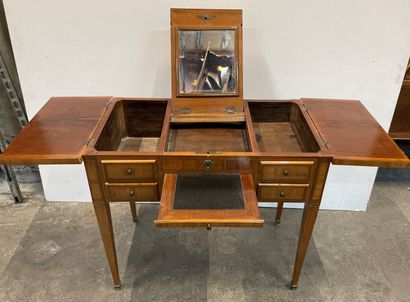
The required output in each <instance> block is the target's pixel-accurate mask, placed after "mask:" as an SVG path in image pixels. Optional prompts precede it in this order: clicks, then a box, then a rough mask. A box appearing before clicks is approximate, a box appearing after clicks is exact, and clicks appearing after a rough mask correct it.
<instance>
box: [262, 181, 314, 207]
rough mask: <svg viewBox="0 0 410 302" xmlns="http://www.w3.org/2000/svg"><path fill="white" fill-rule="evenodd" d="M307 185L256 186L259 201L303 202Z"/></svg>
mask: <svg viewBox="0 0 410 302" xmlns="http://www.w3.org/2000/svg"><path fill="white" fill-rule="evenodd" d="M308 188H309V185H308V184H267V183H260V184H258V200H259V201H273V202H278V201H304V200H305V199H306V196H307V191H308Z"/></svg>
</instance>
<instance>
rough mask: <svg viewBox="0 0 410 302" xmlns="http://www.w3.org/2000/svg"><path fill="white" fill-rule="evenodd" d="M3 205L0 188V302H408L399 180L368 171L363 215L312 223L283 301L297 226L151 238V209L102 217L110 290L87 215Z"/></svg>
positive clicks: (406, 217)
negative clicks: (108, 237) (106, 221)
mask: <svg viewBox="0 0 410 302" xmlns="http://www.w3.org/2000/svg"><path fill="white" fill-rule="evenodd" d="M23 190H24V195H25V197H26V202H25V203H24V204H21V205H15V204H13V203H12V200H11V198H10V196H9V195H8V193H7V192H8V189H7V186H6V184H5V183H2V184H0V192H1V193H0V301H42V302H45V301H134V300H137V299H138V301H236V302H237V301H383V302H385V301H409V299H410V277H409V276H410V225H409V221H410V170H409V169H408V170H388V169H381V170H380V171H379V174H378V177H377V181H376V184H375V187H374V190H373V193H372V197H371V201H370V203H369V208H368V211H367V212H344V211H321V212H320V213H319V217H318V220H317V223H316V227H315V231H314V236H313V240H312V241H311V243H310V247H309V252H308V255H307V258H306V261H305V265H304V268H303V270H302V275H301V280H300V283H299V288H298V289H297V290H295V291H291V290H289V289H288V287H287V284H288V282H289V280H290V277H291V272H292V266H293V261H294V256H295V249H296V244H297V238H298V231H299V224H300V218H301V211H300V210H284V213H283V219H282V223H281V225H280V226H274V225H273V224H272V217H273V214H274V213H273V210H272V209H262V210H261V212H262V216H263V218H264V219H265V221H266V224H265V226H264V227H263V228H262V229H235V228H225V229H224V228H221V229H214V230H212V231H206V230H205V229H202V228H201V229H184V228H182V229H156V228H155V227H154V225H153V223H152V221H153V219H154V218H155V216H156V212H157V209H158V208H157V206H148V205H147V206H142V207H141V208H140V221H139V222H138V223H137V224H134V223H133V222H132V220H131V213H130V211H129V206H128V204H115V205H113V206H112V215H113V220H114V222H113V223H114V228H115V233H116V243H117V251H118V258H119V268H120V274H121V278H122V283H123V287H122V289H121V290H115V289H114V288H113V287H112V283H111V277H110V272H109V270H108V265H107V262H106V258H105V254H104V251H103V246H102V243H101V240H100V234H99V231H98V228H97V223H96V220H95V216H94V212H93V208H92V206H91V204H89V203H65V202H46V201H44V197H43V195H42V191H41V185H40V184H31V185H24V186H23Z"/></svg>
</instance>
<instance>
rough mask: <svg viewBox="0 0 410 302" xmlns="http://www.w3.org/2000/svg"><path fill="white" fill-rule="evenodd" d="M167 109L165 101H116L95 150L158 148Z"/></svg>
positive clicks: (144, 149)
mask: <svg viewBox="0 0 410 302" xmlns="http://www.w3.org/2000/svg"><path fill="white" fill-rule="evenodd" d="M166 108H167V102H166V101H142V100H141V101H140V100H138V101H134V100H130V101H119V102H117V103H116V104H115V107H114V108H113V110H112V112H111V114H110V116H109V117H108V120H107V122H106V124H105V126H104V128H103V130H102V132H101V134H100V136H99V138H98V140H97V142H96V144H95V149H96V150H99V151H139V152H155V151H157V148H158V143H159V139H160V137H161V132H162V127H163V123H164V118H165V112H166Z"/></svg>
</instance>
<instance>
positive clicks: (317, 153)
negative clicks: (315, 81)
mask: <svg viewBox="0 0 410 302" xmlns="http://www.w3.org/2000/svg"><path fill="white" fill-rule="evenodd" d="M171 43H172V47H171V49H172V54H171V55H172V60H171V62H172V98H171V99H170V100H168V99H137V98H135V99H134V98H114V97H54V98H51V99H50V100H49V101H48V102H47V103H46V104H45V105H44V107H43V108H42V109H41V110H40V111H39V112H38V113H37V115H36V116H35V117H34V118H33V119H32V120H31V122H30V123H29V124H28V125H27V127H26V128H24V129H23V130H22V131H21V133H20V134H19V135H18V136H17V137H16V139H15V140H14V141H13V143H12V144H11V145H10V146H9V147H8V148H7V149H6V150H5V152H4V153H3V154H2V155H1V156H0V163H1V164H7V165H18V164H79V163H81V162H84V164H85V168H86V171H87V177H88V182H89V186H90V190H91V194H92V198H93V206H94V209H95V213H96V216H97V221H98V225H99V228H100V231H101V236H102V239H103V242H104V247H105V252H106V255H107V258H108V262H109V265H110V268H111V273H112V277H113V281H114V285H115V287H120V285H121V282H120V277H119V272H118V265H117V257H116V251H115V243H114V234H113V228H112V221H111V213H110V206H109V204H110V203H111V202H129V203H130V206H131V212H132V215H133V218H134V220H137V213H136V207H135V203H137V202H152V201H158V200H160V208H159V211H158V217H157V219H156V220H155V221H154V223H155V224H156V225H157V226H158V227H207V228H212V227H262V226H263V220H262V219H261V218H260V215H259V209H258V201H263V202H275V203H276V202H277V203H278V208H277V214H276V218H275V222H276V223H279V221H280V214H281V210H282V207H283V203H284V202H299V203H304V210H303V218H302V222H301V229H300V237H299V242H298V247H297V253H296V259H295V265H294V272H293V277H292V280H291V288H296V287H297V284H298V280H299V275H300V272H301V268H302V264H303V261H304V258H305V254H306V251H307V248H308V244H309V241H310V238H311V235H312V231H313V226H314V224H315V220H316V216H317V214H318V210H319V206H320V202H321V198H322V193H323V188H324V185H325V182H326V177H327V172H328V168H329V165H330V163H333V164H335V165H359V166H360V165H363V166H364V165H366V166H381V167H409V166H410V165H409V159H408V158H407V157H406V155H405V154H404V153H403V152H402V151H401V150H400V149H399V148H398V147H397V146H396V144H395V143H394V142H393V140H392V139H391V138H390V137H389V136H388V135H387V134H386V133H385V132H384V130H383V129H382V128H381V127H380V125H379V124H378V123H377V121H376V120H375V119H374V118H373V117H372V116H371V114H370V113H369V112H368V111H367V110H366V109H365V107H364V106H363V105H362V104H361V103H360V102H359V101H350V100H319V99H298V100H285V101H283V100H281V101H272V100H244V99H243V92H242V87H243V86H242V78H243V77H242V11H240V10H184V9H172V10H171ZM221 184H223V185H221ZM204 188H205V190H219V191H218V192H220V194H222V195H223V194H228V193H229V192H232V191H235V190H236V192H237V193H236V195H235V196H232V198H228V199H226V198H225V199H223V198H222V199H220V200H219V201H218V199H215V200H212V201H211V205H208V204H204V203H203V202H202V201H203V199H201V195H202V196H203V193H201V192H202V191H201V189H202V190H204ZM238 188H239V189H238ZM238 191H239V193H238ZM205 192H206V191H205ZM240 193H241V194H240ZM191 196H192V200H191V199H190V198H191ZM212 202H213V203H212Z"/></svg>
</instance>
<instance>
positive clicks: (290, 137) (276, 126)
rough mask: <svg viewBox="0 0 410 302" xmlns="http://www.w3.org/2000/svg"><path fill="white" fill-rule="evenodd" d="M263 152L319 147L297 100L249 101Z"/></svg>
mask: <svg viewBox="0 0 410 302" xmlns="http://www.w3.org/2000/svg"><path fill="white" fill-rule="evenodd" d="M248 104H249V111H250V114H251V118H252V124H253V128H254V131H255V136H256V141H257V143H258V148H259V151H260V152H287V153H288V152H318V151H319V150H320V148H319V146H318V144H317V142H316V140H315V137H314V135H313V134H312V132H311V131H310V128H309V125H308V124H307V122H306V119H305V117H304V116H303V113H302V112H301V110H300V108H299V106H298V105H297V104H294V103H290V102H289V103H272V102H270V103H269V102H249V103H248Z"/></svg>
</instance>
